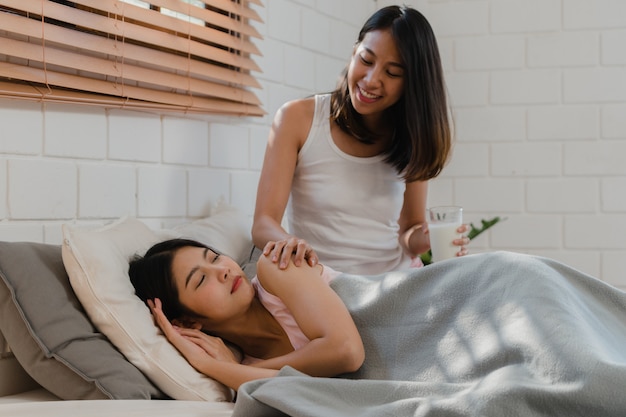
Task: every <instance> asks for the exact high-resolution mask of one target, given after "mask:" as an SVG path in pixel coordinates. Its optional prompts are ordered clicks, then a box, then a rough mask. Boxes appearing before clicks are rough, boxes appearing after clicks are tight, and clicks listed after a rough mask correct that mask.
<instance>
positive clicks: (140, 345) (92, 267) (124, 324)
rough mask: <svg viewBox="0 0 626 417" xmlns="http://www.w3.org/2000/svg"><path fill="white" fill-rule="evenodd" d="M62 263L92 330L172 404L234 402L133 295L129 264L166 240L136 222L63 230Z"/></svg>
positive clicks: (69, 227)
mask: <svg viewBox="0 0 626 417" xmlns="http://www.w3.org/2000/svg"><path fill="white" fill-rule="evenodd" d="M63 237H64V239H63V248H62V253H63V263H64V265H65V268H66V270H67V272H68V275H69V277H70V283H71V285H72V288H73V289H74V292H75V293H76V296H77V297H78V299H79V300H80V302H81V304H82V305H83V306H84V308H85V310H86V311H87V314H88V315H89V317H90V319H91V321H92V322H93V323H94V325H95V326H96V327H97V328H98V329H99V330H100V331H101V332H102V333H104V334H105V335H106V336H107V337H108V338H109V339H110V340H111V342H112V343H113V344H114V345H115V346H116V347H117V348H118V349H119V350H120V351H121V352H122V353H123V354H124V356H126V358H127V359H128V360H129V361H130V362H131V363H133V364H134V365H135V366H136V367H137V368H139V369H140V370H141V371H142V372H143V373H144V374H145V375H147V376H148V377H149V378H150V379H151V380H152V381H153V382H154V384H155V385H157V386H158V387H159V388H160V389H161V390H162V391H163V392H165V393H166V394H167V395H169V396H171V397H172V398H174V399H179V400H205V401H231V400H232V391H231V390H230V389H228V388H226V387H225V386H223V385H221V384H219V383H218V382H216V381H214V380H213V379H210V378H208V377H206V376H205V375H203V374H201V373H199V372H197V371H196V370H195V369H194V368H193V367H192V366H191V365H189V363H188V362H187V361H186V360H185V359H184V358H183V357H182V356H181V355H180V354H179V353H178V351H177V350H176V348H174V347H173V346H172V345H171V344H170V343H169V342H168V341H167V339H166V338H165V337H164V336H163V335H162V334H161V332H160V331H159V330H158V328H157V327H156V326H155V325H154V323H153V321H152V317H151V314H150V311H149V309H148V307H147V306H146V305H145V304H144V303H143V302H142V301H141V300H140V299H139V298H137V297H136V296H135V293H134V288H133V286H132V284H131V282H130V278H129V276H128V260H129V259H130V258H131V257H132V255H134V254H143V253H145V251H146V250H147V249H148V248H149V247H150V246H151V245H153V244H154V243H156V242H157V241H159V240H162V236H159V235H157V234H156V233H155V232H153V231H152V230H150V229H149V228H148V227H147V226H146V225H145V224H144V223H142V222H141V221H139V220H137V219H134V218H122V219H120V220H118V221H116V222H114V223H112V224H109V225H107V226H104V227H101V228H97V229H91V228H85V227H77V226H71V225H64V226H63Z"/></svg>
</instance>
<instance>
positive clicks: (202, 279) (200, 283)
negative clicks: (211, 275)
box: [196, 275, 206, 290]
mask: <svg viewBox="0 0 626 417" xmlns="http://www.w3.org/2000/svg"><path fill="white" fill-rule="evenodd" d="M205 278H206V275H202V276H201V277H200V279H199V280H198V283H197V284H196V290H197V289H198V288H199V287H200V285H202V283H203V282H204V279H205Z"/></svg>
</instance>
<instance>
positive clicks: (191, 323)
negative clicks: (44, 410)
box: [172, 317, 202, 330]
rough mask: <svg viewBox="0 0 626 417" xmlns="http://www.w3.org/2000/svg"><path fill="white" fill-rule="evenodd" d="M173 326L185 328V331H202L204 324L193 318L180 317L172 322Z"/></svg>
mask: <svg viewBox="0 0 626 417" xmlns="http://www.w3.org/2000/svg"><path fill="white" fill-rule="evenodd" d="M172 324H173V325H174V326H178V327H184V328H185V329H194V330H201V329H202V324H201V323H200V322H199V321H198V320H197V319H193V318H191V317H180V318H177V319H174V320H172Z"/></svg>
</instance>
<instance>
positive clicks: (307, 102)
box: [252, 98, 318, 268]
mask: <svg viewBox="0 0 626 417" xmlns="http://www.w3.org/2000/svg"><path fill="white" fill-rule="evenodd" d="M314 111H315V100H314V98H307V99H303V100H296V101H291V102H288V103H286V104H284V105H283V106H282V107H281V108H280V109H279V110H278V112H277V113H276V116H275V118H274V121H273V123H272V128H271V130H270V135H269V138H268V142H267V148H266V150H265V159H264V161H263V168H262V170H261V177H260V179H259V186H258V189H257V197H256V208H255V211H254V222H253V225H252V240H253V241H254V244H255V246H257V247H258V248H262V249H263V254H264V255H268V254H270V253H271V254H272V255H271V256H272V258H273V261H274V262H279V261H280V264H281V268H285V267H286V266H287V264H288V262H289V260H290V259H291V256H292V253H295V258H294V262H295V264H296V265H298V266H299V265H300V264H301V263H302V261H303V260H304V259H305V258H306V259H307V260H308V262H309V264H310V265H315V263H317V261H318V259H317V254H315V251H313V249H312V248H311V247H310V246H309V245H308V243H307V242H306V241H305V240H304V239H299V238H298V237H295V236H292V235H290V234H289V233H287V232H286V231H285V229H283V227H282V226H281V223H282V219H283V215H284V213H285V208H286V207H287V202H288V201H289V194H290V192H291V185H292V182H293V176H294V172H295V169H296V163H297V160H298V152H299V151H300V148H301V147H302V145H303V144H304V142H305V141H306V138H307V136H308V133H309V130H310V128H311V123H312V122H313V114H314Z"/></svg>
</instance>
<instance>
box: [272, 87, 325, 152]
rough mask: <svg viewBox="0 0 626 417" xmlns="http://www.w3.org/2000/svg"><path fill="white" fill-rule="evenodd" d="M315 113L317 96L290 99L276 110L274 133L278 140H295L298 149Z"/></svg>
mask: <svg viewBox="0 0 626 417" xmlns="http://www.w3.org/2000/svg"><path fill="white" fill-rule="evenodd" d="M314 114H315V98H314V97H307V98H303V99H297V100H292V101H288V102H286V103H285V104H283V105H282V106H281V108H280V109H278V111H277V112H276V116H275V117H274V123H273V125H272V131H273V135H274V136H275V137H276V139H277V140H279V141H281V142H282V141H283V139H284V140H288V141H289V142H290V143H293V142H292V141H293V140H295V141H296V143H297V146H298V149H299V148H300V147H301V146H302V144H304V142H305V141H306V138H307V136H308V135H309V130H311V125H312V124H313V116H314Z"/></svg>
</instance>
